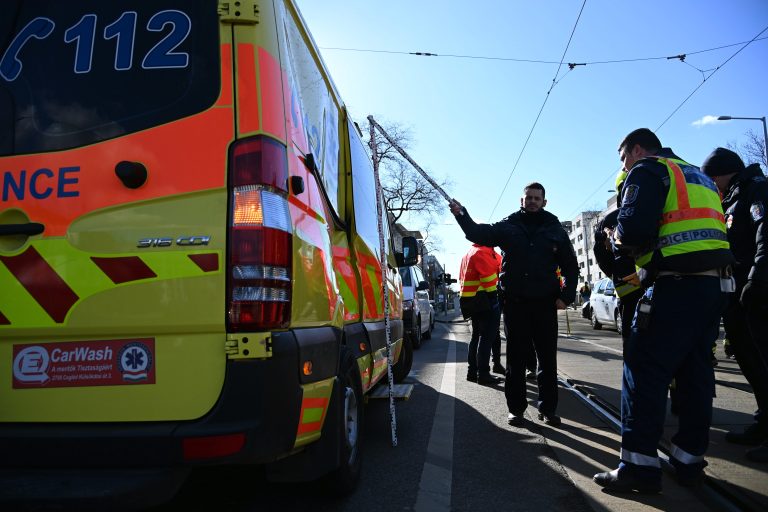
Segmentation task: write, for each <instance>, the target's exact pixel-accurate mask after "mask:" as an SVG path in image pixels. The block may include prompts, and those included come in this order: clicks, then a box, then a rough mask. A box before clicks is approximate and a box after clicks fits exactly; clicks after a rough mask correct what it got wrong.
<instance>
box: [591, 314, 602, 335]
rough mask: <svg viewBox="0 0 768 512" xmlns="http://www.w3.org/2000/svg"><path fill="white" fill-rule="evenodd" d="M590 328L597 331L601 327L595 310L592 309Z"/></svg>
mask: <svg viewBox="0 0 768 512" xmlns="http://www.w3.org/2000/svg"><path fill="white" fill-rule="evenodd" d="M591 320H592V328H593V329H594V330H596V331H599V330H600V329H602V328H603V324H601V323H600V322H598V321H597V314H596V313H595V310H594V309H593V310H592V319H591Z"/></svg>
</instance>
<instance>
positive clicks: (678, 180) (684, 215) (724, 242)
mask: <svg viewBox="0 0 768 512" xmlns="http://www.w3.org/2000/svg"><path fill="white" fill-rule="evenodd" d="M650 158H655V159H656V160H657V161H658V162H659V163H661V164H664V165H665V166H666V167H667V172H668V173H669V192H668V193H667V200H666V202H665V203H664V211H663V213H662V216H661V221H660V223H659V237H658V240H657V242H656V250H659V251H661V256H662V258H665V257H669V256H674V255H677V254H686V253H693V252H699V251H709V250H714V249H729V248H730V245H729V244H728V237H727V234H726V227H725V219H724V217H723V208H722V205H721V204H720V195H719V194H718V193H717V191H716V190H715V189H714V188H713V185H712V183H711V181H710V179H709V178H708V177H707V176H706V175H704V174H703V173H702V172H701V171H699V169H698V167H695V166H693V165H691V164H689V163H687V162H684V161H683V160H677V159H674V158H662V157H650ZM683 169H685V170H683ZM653 253H654V251H651V252H648V253H645V254H643V255H641V256H640V257H639V258H637V260H636V264H637V266H638V267H645V266H646V265H647V264H648V263H649V262H650V261H651V257H652V256H653Z"/></svg>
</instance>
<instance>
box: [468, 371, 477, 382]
mask: <svg viewBox="0 0 768 512" xmlns="http://www.w3.org/2000/svg"><path fill="white" fill-rule="evenodd" d="M467 380H468V381H469V382H477V374H476V373H474V372H469V373H467Z"/></svg>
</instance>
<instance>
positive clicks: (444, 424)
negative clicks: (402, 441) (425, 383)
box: [413, 336, 456, 512]
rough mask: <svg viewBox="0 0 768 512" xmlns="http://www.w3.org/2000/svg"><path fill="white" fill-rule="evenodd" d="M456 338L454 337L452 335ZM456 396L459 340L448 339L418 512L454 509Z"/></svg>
mask: <svg viewBox="0 0 768 512" xmlns="http://www.w3.org/2000/svg"><path fill="white" fill-rule="evenodd" d="M451 337H452V336H451ZM455 398H456V341H455V340H454V339H449V340H448V354H447V356H446V358H445V370H444V371H443V381H442V383H441V384H440V397H439V398H438V399H437V408H436V409H435V417H434V419H433V420H432V431H431V432H430V434H429V444H428V445H427V458H426V461H425V462H424V468H423V469H422V471H421V480H420V481H419V493H418V494H417V495H416V504H415V505H414V507H413V509H414V510H415V511H416V512H443V511H448V510H450V509H451V485H452V481H453V416H454V409H455Z"/></svg>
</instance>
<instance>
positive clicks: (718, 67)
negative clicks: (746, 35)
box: [569, 27, 768, 218]
mask: <svg viewBox="0 0 768 512" xmlns="http://www.w3.org/2000/svg"><path fill="white" fill-rule="evenodd" d="M766 30H768V27H765V28H764V29H763V30H761V31H760V33H759V34H757V35H756V36H755V37H753V38H752V39H750V40H749V41H745V42H743V43H737V44H740V45H743V46H742V47H741V48H739V49H738V50H736V52H734V53H733V55H731V56H730V57H728V58H727V59H725V60H724V61H723V62H722V64H720V65H719V66H717V67H716V68H714V69H713V70H711V71H712V72H711V73H710V74H709V75H705V77H704V79H703V80H702V81H701V83H700V84H699V85H697V86H696V88H695V89H694V90H693V91H691V93H690V94H689V95H688V96H686V98H685V99H684V100H683V101H682V102H680V104H679V105H678V106H677V107H675V109H674V110H673V111H672V113H671V114H669V115H668V116H667V118H666V119H664V121H663V122H662V123H661V124H660V125H659V126H657V127H656V129H655V130H654V132H657V131H659V130H660V129H661V127H662V126H664V125H665V124H667V121H669V120H670V119H672V116H674V115H675V114H676V113H677V112H678V111H679V110H680V109H681V108H682V107H683V105H685V104H686V102H688V100H689V99H691V97H692V96H693V95H694V94H696V92H697V91H698V90H699V89H701V86H703V85H704V84H705V83H706V82H707V80H709V79H710V78H712V75H714V74H715V73H717V72H718V71H719V70H720V69H721V68H722V67H723V66H725V65H726V64H728V62H729V61H730V60H731V59H733V58H734V57H735V56H736V55H738V54H739V53H741V51H742V50H744V49H745V48H746V47H747V46H749V45H750V44H752V43H754V42H755V41H761V40H763V39H768V36H767V37H760V36H761V35H762V34H763V33H764V32H765V31H766ZM732 46H736V45H733V44H731V45H728V46H721V47H719V48H714V49H715V50H719V49H721V48H728V47H732ZM703 51H706V50H703ZM696 53H701V52H696ZM689 55H690V54H689ZM699 71H701V73H702V74H705V73H706V71H702V70H699ZM617 172H618V171H614V172H613V173H611V174H609V175H608V177H607V178H606V179H605V180H604V181H603V183H602V184H601V185H600V187H598V188H597V189H596V190H595V191H594V192H592V193H591V194H590V195H589V196H587V198H586V199H585V200H584V201H582V203H581V204H579V206H577V207H576V209H575V210H574V211H573V212H571V215H570V216H569V218H573V217H574V216H575V215H578V213H579V210H580V209H581V208H582V207H583V206H584V205H585V204H586V203H587V201H589V200H590V199H592V197H593V196H594V195H595V194H597V193H598V192H600V189H602V187H603V186H605V183H606V182H607V181H608V180H609V179H610V178H611V177H612V176H615V174H616V173H617Z"/></svg>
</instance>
